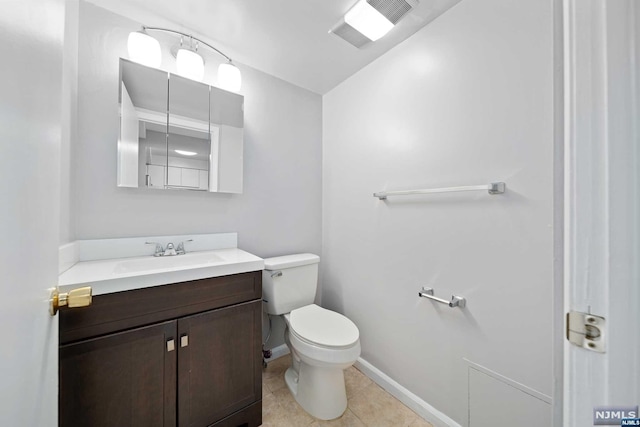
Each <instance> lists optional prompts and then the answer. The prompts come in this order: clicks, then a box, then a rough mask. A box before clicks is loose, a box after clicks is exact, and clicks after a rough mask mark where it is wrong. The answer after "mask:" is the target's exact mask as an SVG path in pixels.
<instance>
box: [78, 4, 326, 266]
mask: <svg viewBox="0 0 640 427" xmlns="http://www.w3.org/2000/svg"><path fill="white" fill-rule="evenodd" d="M154 23H155V22H154ZM145 24H147V25H149V24H150V23H149V22H146V23H145ZM139 28H140V24H139V23H137V22H134V21H131V20H129V19H127V18H125V17H123V16H120V15H117V14H114V13H112V12H109V11H106V10H104V9H102V8H99V7H97V6H94V5H92V4H89V3H85V2H81V3H80V30H79V59H78V69H79V82H78V140H77V141H76V142H75V143H74V147H73V150H74V163H73V166H72V179H73V181H74V183H75V186H76V188H75V190H74V192H73V197H72V199H73V203H74V204H75V237H76V238H78V239H90V238H108V237H124V236H145V235H167V234H188V233H212V232H226V231H236V232H238V233H239V246H240V247H241V248H243V249H245V250H248V251H250V252H253V253H255V254H256V255H259V256H273V255H280V254H287V253H291V252H301V251H302V252H304V251H310V252H316V253H318V252H319V251H320V244H321V231H320V227H321V213H322V212H321V172H322V171H321V163H320V159H321V156H322V147H321V132H322V128H321V127H322V124H321V123H322V122H321V120H322V118H321V117H322V116H321V115H322V107H321V103H322V99H321V97H320V96H319V95H316V94H313V93H311V92H309V91H307V90H304V89H301V88H299V87H296V86H293V85H291V84H289V83H286V82H284V81H282V80H279V79H276V78H274V77H271V76H269V75H267V74H264V73H262V72H259V71H256V70H254V69H251V68H248V67H244V66H242V65H240V69H241V71H242V77H243V89H242V95H244V96H245V129H244V130H245V132H244V133H245V152H244V171H245V175H244V193H243V194H242V195H225V194H204V193H194V192H186V191H185V192H180V191H152V190H148V191H144V190H140V189H126V188H117V187H116V141H117V138H118V131H119V129H118V70H119V64H118V58H119V57H125V58H126V57H127V50H126V45H127V37H128V35H129V32H130V31H132V30H137V29H139ZM174 28H180V27H178V26H177V25H175V26H174ZM169 46H170V45H169V44H168V43H164V46H163V47H164V48H165V50H164V51H163V57H164V59H163V64H162V68H163V69H166V70H168V71H174V70H173V67H174V64H173V61H174V60H173V58H171V55H170V53H169V51H168V49H169ZM206 59H207V69H206V72H207V76H206V78H205V83H208V84H214V83H215V73H216V71H217V62H216V60H217V59H216V58H215V56H214V55H213V54H211V55H210V56H207V57H206Z"/></svg>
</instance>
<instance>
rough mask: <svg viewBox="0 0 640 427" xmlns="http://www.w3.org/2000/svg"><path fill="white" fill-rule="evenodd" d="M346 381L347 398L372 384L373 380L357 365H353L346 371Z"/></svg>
mask: <svg viewBox="0 0 640 427" xmlns="http://www.w3.org/2000/svg"><path fill="white" fill-rule="evenodd" d="M344 383H345V386H346V387H347V398H350V397H353V396H355V395H356V394H357V393H358V392H360V391H362V390H364V389H365V388H367V387H368V386H370V385H371V384H372V383H373V381H371V380H370V379H369V377H367V376H366V375H365V374H363V373H362V372H360V371H359V370H357V369H356V368H355V367H353V366H351V367H350V368H348V369H345V371H344Z"/></svg>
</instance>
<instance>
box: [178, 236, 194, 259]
mask: <svg viewBox="0 0 640 427" xmlns="http://www.w3.org/2000/svg"><path fill="white" fill-rule="evenodd" d="M187 242H193V239H188V240H184V241H182V242H180V243H179V244H178V249H176V252H177V253H178V255H184V254H185V253H187V252H186V251H185V250H184V244H185V243H187Z"/></svg>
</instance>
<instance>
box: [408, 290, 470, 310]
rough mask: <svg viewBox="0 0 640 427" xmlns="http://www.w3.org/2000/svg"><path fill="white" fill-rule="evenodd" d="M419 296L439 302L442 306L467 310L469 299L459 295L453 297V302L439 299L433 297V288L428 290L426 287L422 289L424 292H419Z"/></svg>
mask: <svg viewBox="0 0 640 427" xmlns="http://www.w3.org/2000/svg"><path fill="white" fill-rule="evenodd" d="M418 296H419V297H422V298H428V299H430V300H432V301H435V302H439V303H440V304H446V305H448V306H449V307H451V308H455V307H459V308H465V307H466V305H467V299H466V298H464V297H461V296H458V295H452V296H451V301H447V300H446V299H442V298H438V297H436V296H434V295H433V288H428V287H426V286H423V287H422V290H421V291H420V292H418Z"/></svg>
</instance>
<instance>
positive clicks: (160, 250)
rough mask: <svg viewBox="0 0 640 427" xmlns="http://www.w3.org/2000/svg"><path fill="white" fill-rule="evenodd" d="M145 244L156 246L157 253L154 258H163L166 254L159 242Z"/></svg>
mask: <svg viewBox="0 0 640 427" xmlns="http://www.w3.org/2000/svg"><path fill="white" fill-rule="evenodd" d="M144 244H145V245H156V251H155V253H154V254H153V256H162V254H163V253H164V248H163V247H162V245H161V244H160V243H158V242H144Z"/></svg>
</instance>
